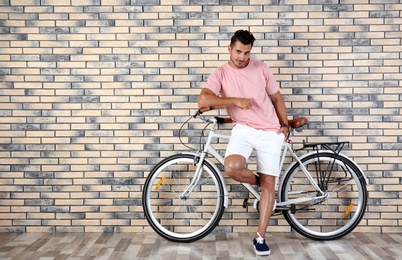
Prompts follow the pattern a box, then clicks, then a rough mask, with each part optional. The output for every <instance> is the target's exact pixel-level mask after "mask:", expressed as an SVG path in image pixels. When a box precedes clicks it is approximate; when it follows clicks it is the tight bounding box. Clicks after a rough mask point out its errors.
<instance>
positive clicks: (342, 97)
mask: <svg viewBox="0 0 402 260" xmlns="http://www.w3.org/2000/svg"><path fill="white" fill-rule="evenodd" d="M401 11H402V1H400V0H341V1H339V0H297V1H296V0H265V1H262V0H220V1H219V0H149V1H148V0H147V1H145V0H0V32H1V35H0V79H1V80H0V93H1V95H0V120H1V123H0V231H3V232H6V231H18V232H37V231H45V232H47V231H86V232H91V231H124V232H128V231H133V232H141V231H143V230H146V231H150V229H149V227H147V223H146V221H145V220H144V218H143V217H144V216H143V212H142V207H141V191H142V184H143V182H144V176H146V175H147V173H148V172H149V170H150V169H151V167H152V165H153V164H154V163H156V162H157V161H159V160H160V158H161V157H163V156H166V155H167V154H171V153H173V152H175V151H177V152H178V151H182V150H183V149H184V147H183V146H182V145H180V144H179V142H178V138H177V133H178V131H177V130H178V129H179V127H180V126H181V123H182V122H183V121H184V120H185V119H187V117H188V116H189V115H190V114H192V113H193V112H194V111H195V110H196V107H197V105H196V100H197V96H198V93H199V91H200V87H201V85H202V84H203V82H204V81H205V79H206V78H207V76H208V75H209V73H210V72H212V71H213V70H214V69H215V68H216V67H217V66H219V65H221V64H223V63H224V62H226V61H227V59H228V54H227V45H228V40H229V37H230V36H231V35H232V33H233V32H234V31H235V30H237V29H249V30H251V31H252V32H253V33H254V35H255V37H256V38H257V41H256V45H255V47H254V48H253V57H254V58H257V59H260V60H263V61H265V62H267V63H268V64H269V65H270V66H271V68H272V69H273V71H274V73H275V75H276V77H277V80H278V81H279V82H280V85H281V88H282V93H283V94H284V96H285V99H286V102H287V106H288V108H289V114H290V116H292V117H293V116H306V117H308V118H309V120H310V122H311V124H310V125H309V128H308V129H306V130H305V131H304V132H303V133H301V134H298V137H297V138H296V139H297V140H298V141H301V140H303V139H306V140H308V141H317V140H350V141H352V143H353V144H352V147H351V148H352V149H351V150H348V151H346V153H347V154H348V155H350V156H351V157H353V158H354V159H355V160H356V161H357V162H358V163H359V164H360V165H361V167H362V168H363V169H364V170H365V172H366V174H367V176H368V177H369V179H370V183H371V185H370V186H369V190H370V200H369V205H368V209H367V213H366V215H365V218H364V219H363V221H362V222H361V224H360V226H359V227H358V229H357V230H358V231H362V232H401V231H402V222H401V220H400V219H401V218H402V200H401V198H400V197H401V192H402V189H401V187H402V186H401V178H402V164H401V151H400V150H402V144H401V142H402V138H401V136H402V130H401V129H402V123H401V121H402V116H401V108H402V101H401V100H402V91H401V86H402V74H401V68H402V59H401V58H402V57H401V51H402V47H401V45H402V42H401V38H402V33H401V29H402V28H401V24H402V19H401V18H400V17H401ZM230 183H231V196H232V198H231V200H230V203H231V207H230V208H229V209H228V210H227V212H229V213H230V214H227V215H225V216H226V217H227V218H234V219H236V221H230V220H228V219H226V220H225V221H222V225H223V226H225V228H226V229H228V230H233V231H250V228H249V227H248V225H256V223H257V222H256V216H257V215H256V213H255V212H254V211H250V212H247V211H246V210H245V209H243V208H242V207H241V202H242V199H236V197H239V196H244V194H243V193H242V194H237V193H239V192H238V191H237V189H236V188H235V187H236V183H234V182H230ZM270 230H272V231H289V227H288V225H287V224H286V222H285V220H284V219H283V218H282V217H275V218H273V220H272V226H271V227H270Z"/></svg>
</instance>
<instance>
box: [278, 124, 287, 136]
mask: <svg viewBox="0 0 402 260" xmlns="http://www.w3.org/2000/svg"><path fill="white" fill-rule="evenodd" d="M277 134H278V135H279V134H284V135H285V139H286V138H287V137H288V134H289V128H288V127H286V126H281V128H279V130H278V132H277Z"/></svg>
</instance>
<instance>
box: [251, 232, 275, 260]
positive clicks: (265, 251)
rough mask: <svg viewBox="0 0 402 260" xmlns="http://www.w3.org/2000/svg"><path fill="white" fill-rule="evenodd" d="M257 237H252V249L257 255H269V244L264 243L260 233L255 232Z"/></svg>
mask: <svg viewBox="0 0 402 260" xmlns="http://www.w3.org/2000/svg"><path fill="white" fill-rule="evenodd" d="M257 235H258V237H257V238H254V240H253V245H254V250H255V253H256V254H257V255H269V254H270V253H271V250H270V249H269V246H268V245H267V244H266V243H265V239H264V238H263V237H261V235H260V233H258V232H257Z"/></svg>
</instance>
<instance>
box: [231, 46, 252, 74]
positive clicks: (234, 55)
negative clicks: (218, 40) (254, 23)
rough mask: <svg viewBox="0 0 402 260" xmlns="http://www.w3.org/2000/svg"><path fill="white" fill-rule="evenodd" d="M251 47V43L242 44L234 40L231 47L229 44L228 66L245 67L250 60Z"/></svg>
mask: <svg viewBox="0 0 402 260" xmlns="http://www.w3.org/2000/svg"><path fill="white" fill-rule="evenodd" d="M251 48H252V46H251V44H248V45H244V44H243V43H241V42H239V41H236V43H235V45H234V46H233V47H232V46H230V45H229V47H228V49H229V53H230V61H229V64H230V66H232V67H233V68H238V69H242V68H244V67H246V66H247V65H248V62H249V61H250V52H251Z"/></svg>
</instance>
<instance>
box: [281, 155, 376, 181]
mask: <svg viewBox="0 0 402 260" xmlns="http://www.w3.org/2000/svg"><path fill="white" fill-rule="evenodd" d="M315 153H334V152H333V151H331V150H318V151H311V152H308V153H306V154H303V155H302V156H299V159H300V160H302V159H304V158H305V157H307V156H310V155H312V154H315ZM338 155H339V156H340V157H343V158H345V159H347V160H349V161H351V162H352V163H353V165H354V166H356V168H358V169H359V170H360V172H361V173H362V174H363V178H364V182H365V184H366V185H367V186H368V185H370V184H369V181H368V179H367V177H366V175H365V173H364V171H363V170H362V169H361V168H360V166H359V165H357V163H356V162H355V161H354V160H352V159H351V158H350V157H349V156H347V155H345V154H343V153H339V154H338ZM296 163H298V161H296V160H295V161H293V162H292V163H291V164H290V165H289V167H288V168H287V169H286V171H285V172H284V174H283V175H282V176H286V174H287V173H288V171H289V170H290V169H291V168H292V167H293V165H295V164H296Z"/></svg>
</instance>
